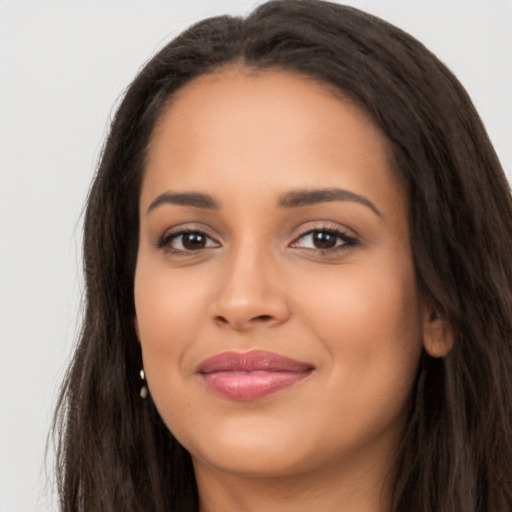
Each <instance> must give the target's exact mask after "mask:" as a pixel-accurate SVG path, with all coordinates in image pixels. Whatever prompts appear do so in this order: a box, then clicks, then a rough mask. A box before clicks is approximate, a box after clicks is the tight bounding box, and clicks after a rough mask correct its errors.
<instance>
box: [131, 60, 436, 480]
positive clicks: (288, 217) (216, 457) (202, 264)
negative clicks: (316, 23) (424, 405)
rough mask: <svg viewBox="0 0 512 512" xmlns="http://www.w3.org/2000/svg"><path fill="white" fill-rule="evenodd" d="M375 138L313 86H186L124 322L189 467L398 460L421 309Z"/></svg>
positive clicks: (148, 193)
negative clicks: (131, 321)
mask: <svg viewBox="0 0 512 512" xmlns="http://www.w3.org/2000/svg"><path fill="white" fill-rule="evenodd" d="M406 212H407V202H406V198H405V193H404V189H403V187H402V185H401V183H400V181H399V179H398V178H397V176H396V172H395V171H394V170H393V168H392V164H391V156H390V149H389V147H388V143H387V141H386V139H385V137H384V136H383V135H382V134H381V133H380V131H379V130H378V129H377V128H376V126H375V125H374V124H373V123H372V121H371V120H370V119H369V117H367V115H366V114H365V113H364V112H362V111H361V110H360V109H358V108H357V107H355V106H354V105H353V104H351V103H350V102H348V101H345V100H343V99H340V98H339V97H337V96H336V95H335V94H334V93H333V92H332V91H330V90H329V89H327V88H326V87H325V86H322V85H319V84H318V83H315V82H313V81H311V80H308V79H305V78H302V77H299V76H294V75H292V74H288V73H285V72H270V71H266V72H260V73H258V74H254V73H252V72H248V71H244V70H242V69H230V70H224V71H220V72H218V73H216V74H213V75H209V76H203V77H200V78H199V79H197V80H195V81H194V82H193V83H190V84H188V85H187V86H185V87H184V88H183V89H182V90H181V91H180V92H179V93H178V94H177V95H176V96H175V97H174V98H173V101H172V104H171V105H170V106H169V108H168V110H167V111H166V112H164V114H163V116H162V118H161V120H160V122H159V124H158V126H157V128H156V130H155V133H154V136H153V138H152V141H151V144H150V147H149V153H148V161H147V167H146V170H145V175H144V178H143V185H142V191H141V197H140V245H139V251H138V260H137V267H136V275H135V305H136V319H135V323H136V328H137V332H138V336H139V339H140V343H141V346H142V353H143V362H144V369H145V373H146V379H147V381H148V386H149V389H150V393H151V397H152V399H153V400H154V402H155V404H156V406H157V408H158V410H159V412H160V414H161V416H162V418H163V420H164V422H165V423H166V425H167V426H168V427H169V429H170V430H171V431H172V432H173V434H174V435H175V437H176V438H177V439H178V440H179V441H180V442H181V443H182V444H183V445H184V446H185V447H186V448H187V449H188V450H189V452H190V453H191V455H192V458H193V462H194V466H195V468H196V472H197V471H201V470H202V469H203V470H204V469H205V468H210V469H211V470H216V471H229V472H234V473H238V474H251V475H291V474H299V473H304V472H312V471H320V469H321V468H324V469H325V468H330V471H334V469H333V468H337V469H338V470H339V471H343V470H344V468H347V467H350V465H352V466H353V465H354V464H357V463H360V462H361V461H364V460H366V461H367V462H368V461H372V462H373V464H375V461H387V462H386V464H388V463H389V460H390V458H391V457H392V456H393V454H394V452H395V450H396V446H397V443H398V440H399V438H400V435H401V431H402V428H403V423H404V416H405V409H406V406H407V402H408V397H409V394H410V391H411V387H412V385H413V380H414V377H415V374H416V369H417V364H418V359H419V356H420V352H421V345H422V338H423V335H424V331H425V318H426V317H428V314H427V312H426V311H425V307H424V305H423V301H422V299H421V295H420V293H419V291H418V287H417V284H416V281H415V272H414V266H413V262H412V256H411V248H410V241H409V231H408V219H407V213H406Z"/></svg>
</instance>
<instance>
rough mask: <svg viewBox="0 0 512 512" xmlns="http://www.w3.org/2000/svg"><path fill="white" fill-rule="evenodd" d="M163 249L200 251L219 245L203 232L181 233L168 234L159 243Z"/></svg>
mask: <svg viewBox="0 0 512 512" xmlns="http://www.w3.org/2000/svg"><path fill="white" fill-rule="evenodd" d="M158 246H159V247H160V248H161V249H167V250H169V251H175V252H192V251H200V250H201V249H207V248H210V247H219V244H218V243H217V242H216V241H215V240H213V238H211V237H210V236H208V235H207V234H206V233H203V232H202V231H179V232H176V233H168V234H166V235H165V236H164V237H163V238H162V239H161V240H160V242H159V243H158Z"/></svg>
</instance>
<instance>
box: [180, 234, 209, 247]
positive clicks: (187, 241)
mask: <svg viewBox="0 0 512 512" xmlns="http://www.w3.org/2000/svg"><path fill="white" fill-rule="evenodd" d="M180 236H181V239H182V241H181V243H182V245H183V248H184V249H187V250H188V251H194V250H197V249H204V248H205V247H206V242H207V237H206V235H205V234H204V233H183V234H182V235H180Z"/></svg>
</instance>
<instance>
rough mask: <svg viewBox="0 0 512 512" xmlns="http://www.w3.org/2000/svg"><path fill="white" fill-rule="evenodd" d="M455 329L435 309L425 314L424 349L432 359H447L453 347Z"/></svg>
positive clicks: (430, 309) (429, 309) (432, 308)
mask: <svg viewBox="0 0 512 512" xmlns="http://www.w3.org/2000/svg"><path fill="white" fill-rule="evenodd" d="M453 342H454V334H453V328H452V326H451V324H450V322H449V321H448V319H447V318H446V317H444V315H442V314H441V313H439V312H438V311H437V309H436V308H435V307H431V308H428V311H426V312H425V321H424V324H423V347H424V348H425V351H426V352H427V354H428V355H429V356H431V357H436V358H439V357H445V356H446V355H448V354H449V352H450V350H451V349H452V347H453Z"/></svg>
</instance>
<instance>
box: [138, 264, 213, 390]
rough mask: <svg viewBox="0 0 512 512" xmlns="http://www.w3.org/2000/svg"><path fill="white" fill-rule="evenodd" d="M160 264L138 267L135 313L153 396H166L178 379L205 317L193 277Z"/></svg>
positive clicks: (199, 289) (201, 295)
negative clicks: (201, 320) (174, 381)
mask: <svg viewBox="0 0 512 512" xmlns="http://www.w3.org/2000/svg"><path fill="white" fill-rule="evenodd" d="M163 267H164V265H159V263H153V264H146V262H145V260H144V259H142V261H140V262H139V263H138V266H137V271H136V275H135V291H134V295H135V310H136V315H137V317H136V322H137V327H138V332H139V339H140V343H141V348H142V355H143V361H144V368H145V372H146V376H147V380H148V383H149V386H150V389H151V390H152V393H153V395H159V394H160V393H161V392H163V393H164V394H165V393H166V392H167V391H168V390H169V389H170V388H171V387H172V376H173V375H178V374H179V371H180V368H181V364H182V358H183V355H184V353H185V352H186V349H187V346H188V345H189V344H190V342H191V340H193V339H194V338H195V337H196V336H197V329H198V328H199V322H198V319H199V318H201V317H204V308H203V304H204V302H205V297H204V291H202V289H201V286H199V283H196V282H195V281H194V279H193V276H192V275H190V276H187V275H186V273H183V272H181V273H173V272H172V271H170V270H169V269H168V268H163ZM168 388H169V389H168Z"/></svg>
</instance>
